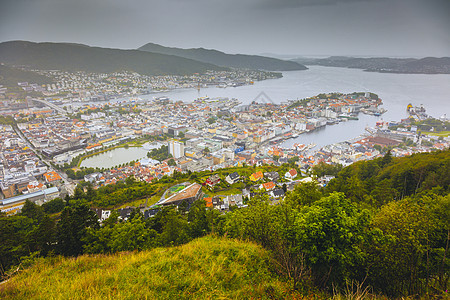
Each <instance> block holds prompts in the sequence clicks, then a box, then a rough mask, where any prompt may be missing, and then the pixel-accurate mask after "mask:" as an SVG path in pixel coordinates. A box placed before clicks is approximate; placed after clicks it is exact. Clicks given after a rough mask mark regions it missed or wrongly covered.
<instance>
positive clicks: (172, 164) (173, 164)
mask: <svg viewBox="0 0 450 300" xmlns="http://www.w3.org/2000/svg"><path fill="white" fill-rule="evenodd" d="M167 164H168V165H169V166H176V165H177V163H176V162H175V160H174V159H173V158H171V159H169V161H168V162H167Z"/></svg>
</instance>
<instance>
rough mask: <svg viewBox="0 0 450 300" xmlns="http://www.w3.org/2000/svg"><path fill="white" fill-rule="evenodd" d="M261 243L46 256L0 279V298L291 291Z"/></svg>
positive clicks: (212, 242) (216, 241)
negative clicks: (7, 278) (3, 280)
mask: <svg viewBox="0 0 450 300" xmlns="http://www.w3.org/2000/svg"><path fill="white" fill-rule="evenodd" d="M268 260H269V258H268V254H267V252H266V251H265V250H264V249H262V248H261V247H259V246H257V245H255V244H252V243H246V242H239V241H234V240H229V239H224V238H215V237H205V238H201V239H197V240H195V241H193V242H191V243H189V244H186V245H183V246H180V247H172V248H157V249H153V250H151V251H143V252H134V253H118V254H114V255H109V256H102V255H97V256H81V257H79V258H77V259H74V258H73V259H64V258H59V257H58V258H53V259H51V258H48V259H42V260H39V261H38V262H37V264H36V265H35V266H34V267H32V268H30V269H28V270H25V271H23V272H22V273H20V274H19V275H17V276H16V277H13V278H12V279H11V280H10V281H8V282H6V283H4V284H1V285H0V298H1V299H13V298H14V299H55V298H56V299H58V298H64V299H69V298H70V299H86V298H90V299H108V298H112V299H119V298H120V299H124V298H125V299H131V298H133V299H134V298H141V299H142V298H148V299H251V298H254V299H265V298H275V299H280V298H288V299H292V297H293V296H294V295H292V294H290V293H289V292H287V291H288V285H287V284H286V283H284V282H282V281H280V280H278V279H277V278H276V276H275V275H274V274H273V273H271V272H270V271H269V269H268V265H269V263H268Z"/></svg>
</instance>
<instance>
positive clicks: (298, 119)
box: [0, 71, 448, 214]
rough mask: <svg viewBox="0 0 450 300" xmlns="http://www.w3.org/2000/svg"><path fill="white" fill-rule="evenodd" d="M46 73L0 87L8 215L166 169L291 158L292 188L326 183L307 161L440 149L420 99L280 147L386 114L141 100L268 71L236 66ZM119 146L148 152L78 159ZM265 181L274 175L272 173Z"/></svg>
mask: <svg viewBox="0 0 450 300" xmlns="http://www.w3.org/2000/svg"><path fill="white" fill-rule="evenodd" d="M49 72H50V73H51V75H52V76H56V78H57V83H56V84H48V85H36V84H32V83H27V82H19V83H17V84H18V86H19V87H20V88H21V89H23V90H24V91H26V92H39V93H41V97H39V98H35V97H31V96H26V98H25V99H21V98H19V97H20V94H16V93H8V90H7V89H6V88H4V89H3V90H2V95H3V100H2V101H1V105H2V110H3V112H2V115H3V117H2V118H3V119H2V120H4V122H3V125H1V132H2V135H1V141H0V142H1V143H0V144H1V158H2V163H1V169H2V172H1V174H0V185H1V191H2V197H3V198H4V200H2V207H1V209H2V211H4V212H7V213H8V214H13V213H16V212H17V211H19V210H20V208H21V207H22V206H23V205H24V203H25V201H26V200H34V201H35V202H36V203H40V204H42V203H44V202H45V201H50V200H52V199H55V198H57V197H61V198H64V197H65V196H66V195H73V193H74V191H75V188H76V186H77V184H78V183H79V182H80V181H85V182H89V183H90V184H92V186H93V187H94V188H95V189H97V188H99V187H101V186H105V185H109V184H115V183H117V182H118V181H124V180H125V179H126V178H128V177H130V176H131V177H133V178H135V179H136V180H138V181H145V182H149V183H151V182H155V181H157V180H159V179H161V178H162V177H163V176H172V175H173V174H174V172H181V173H186V172H199V171H205V170H209V171H214V170H218V169H221V168H230V167H236V166H260V165H274V166H282V165H283V164H287V163H291V166H292V167H293V168H292V169H293V172H294V171H295V174H297V172H298V174H299V176H298V177H297V175H295V176H290V175H289V174H287V175H286V176H287V177H289V179H290V181H292V182H291V185H292V184H294V185H295V183H297V184H298V183H300V182H302V181H305V180H306V181H310V180H317V181H318V182H320V183H321V184H324V185H326V184H327V183H328V182H329V180H330V179H332V178H333V176H329V175H328V176H324V177H321V178H317V177H316V178H314V179H313V178H311V177H310V176H311V175H313V173H312V172H311V170H312V167H314V166H315V165H318V164H323V163H326V164H328V165H339V166H348V165H350V164H352V163H354V162H356V161H360V160H368V159H374V158H377V157H381V156H383V155H384V154H385V153H386V151H387V150H388V149H389V150H390V152H391V153H392V155H394V156H404V155H410V154H411V153H415V152H427V151H431V150H436V149H446V148H447V147H448V140H447V139H445V140H444V139H442V137H439V136H433V135H427V134H426V132H427V131H428V132H432V131H433V130H442V125H444V126H445V122H444V121H445V120H444V121H437V123H436V122H435V125H438V127H433V126H431V127H430V126H425V127H426V128H425V127H424V126H423V125H422V126H420V125H419V126H418V124H419V123H417V124H416V123H415V122H422V123H421V124H424V120H427V119H428V116H427V115H426V114H425V109H424V108H423V107H413V106H412V105H411V106H409V107H407V110H408V112H409V113H410V118H407V119H403V120H399V121H398V122H386V121H378V122H377V123H376V124H373V127H371V128H366V134H365V135H363V136H360V137H355V138H354V139H353V140H351V141H342V142H340V143H337V144H331V145H326V146H324V147H321V148H320V149H316V148H317V147H315V146H316V145H314V144H307V145H304V144H293V146H291V147H283V146H282V143H283V142H284V141H286V140H288V139H292V138H297V137H299V136H300V135H301V134H303V133H306V132H311V131H314V130H316V129H318V128H321V127H324V126H333V125H334V124H337V123H339V122H355V120H358V114H370V115H381V114H383V113H384V112H385V110H384V109H383V108H382V100H381V99H380V98H379V97H378V96H377V95H376V94H373V93H369V92H364V93H357V92H355V93H352V94H341V93H332V94H319V95H317V96H314V97H310V98H306V99H302V100H286V101H285V102H283V103H281V104H274V103H272V101H271V100H270V99H269V98H268V97H267V96H266V95H264V93H262V94H261V95H260V97H259V98H258V99H256V100H255V101H253V102H252V103H250V104H247V105H243V104H242V103H241V102H240V101H239V99H234V98H233V99H229V98H208V97H201V98H197V99H192V100H193V101H192V102H190V103H184V102H182V101H173V100H172V99H169V98H168V97H154V98H153V100H144V99H141V98H139V95H142V94H143V93H144V94H148V93H149V92H151V90H154V89H158V90H168V89H178V88H199V89H200V88H205V87H207V86H208V85H210V86H220V87H224V88H226V87H233V86H237V85H248V84H253V81H256V80H264V79H268V78H272V76H275V75H273V74H275V73H273V74H272V73H267V72H257V71H233V72H208V73H207V74H205V75H193V76H158V77H148V76H141V75H139V74H133V73H114V74H111V75H107V74H97V75H88V74H81V73H79V74H70V73H67V72H57V71H49ZM41 73H42V74H44V73H45V72H41ZM130 95H133V96H130ZM50 96H51V97H50ZM127 96H128V97H127ZM258 101H259V102H258ZM431 120H433V119H431ZM425 124H426V122H425ZM424 129H425V130H424ZM119 148H122V149H125V150H127V149H133V148H139V149H144V150H145V151H146V153H147V155H146V156H147V157H145V158H136V159H128V160H127V161H125V162H123V163H120V164H117V165H112V166H104V165H102V164H98V165H95V166H88V167H86V166H84V165H83V161H84V160H89V158H90V157H95V156H96V155H103V156H105V155H108V153H111V151H112V150H113V149H119ZM154 153H158V154H154ZM110 155H111V157H112V154H110ZM141 156H142V155H141ZM281 176H282V177H284V176H285V174H281ZM261 179H263V178H261ZM277 179H278V177H277ZM220 180H222V181H224V180H225V178H217V179H216V180H215V181H214V184H212V186H214V185H215V183H218V182H219V181H220ZM262 181H264V182H265V183H273V178H271V177H268V178H264V179H263V180H262ZM200 183H201V184H205V183H204V182H200ZM283 184H285V182H277V181H276V180H275V184H274V185H273V186H272V185H271V187H270V188H264V186H263V185H261V186H254V185H250V186H245V187H243V189H242V190H241V191H240V193H238V194H236V195H235V196H238V197H240V198H241V199H242V195H243V194H244V195H246V193H247V194H248V193H249V192H250V189H251V188H252V189H255V188H256V190H258V189H260V188H262V189H263V190H266V192H267V193H268V194H270V195H273V191H272V190H274V189H275V190H276V189H278V190H280V189H281V188H282V186H283ZM210 185H211V184H210ZM203 189H204V191H205V192H206V191H207V189H206V188H203ZM285 190H286V188H285ZM252 192H253V190H252ZM283 194H284V193H283ZM222 198H227V197H222ZM275 198H277V199H278V198H279V197H275ZM157 201H160V200H159V199H155V200H154V201H153V202H157ZM146 204H147V207H145V208H142V211H143V212H144V211H145V210H148V209H150V208H151V203H146ZM240 205H243V202H242V201H241V202H240ZM104 209H110V208H106V207H104Z"/></svg>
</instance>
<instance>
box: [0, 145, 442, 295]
mask: <svg viewBox="0 0 450 300" xmlns="http://www.w3.org/2000/svg"><path fill="white" fill-rule="evenodd" d="M449 168H450V150H446V151H437V152H434V153H423V154H415V155H412V156H410V157H404V158H393V157H391V156H390V155H389V152H388V153H387V154H386V155H385V156H384V157H382V158H378V159H375V160H373V161H367V162H359V163H356V164H353V165H351V166H349V167H346V168H344V169H342V170H341V171H339V170H338V169H333V170H329V171H331V172H334V173H335V172H338V171H339V172H338V173H337V176H336V179H334V180H332V181H331V182H330V184H329V185H328V186H327V187H326V188H321V187H319V186H318V185H317V184H315V183H306V184H301V185H298V186H296V188H295V189H294V190H293V191H292V192H288V193H287V194H286V198H285V200H283V201H280V202H279V203H278V204H277V205H273V203H272V202H271V201H270V200H269V199H268V197H267V195H266V194H264V193H258V192H257V193H256V194H255V195H254V196H253V197H252V198H251V199H249V200H248V202H247V204H248V207H246V208H241V209H233V208H232V209H231V210H230V211H229V212H228V213H226V214H221V213H220V212H219V211H218V210H211V209H207V208H206V207H205V202H204V201H202V200H199V201H196V202H194V203H193V205H192V207H190V209H189V210H188V209H187V207H186V206H180V207H179V208H178V209H175V208H174V207H166V208H162V209H161V210H160V211H159V212H158V213H157V214H156V215H155V216H154V217H152V218H148V219H144V218H143V216H142V215H141V213H140V211H139V210H135V211H134V212H133V213H132V214H131V215H130V217H129V220H128V221H126V222H123V221H120V219H119V218H118V214H117V213H116V212H113V213H112V215H111V217H110V218H108V219H107V220H106V221H105V222H104V223H103V226H101V227H100V226H99V224H98V222H97V218H96V216H95V214H94V213H93V212H92V211H90V210H89V206H88V205H87V204H88V203H92V202H89V201H90V200H89V199H90V198H89V197H90V195H91V196H92V195H95V194H94V193H93V192H92V191H88V192H86V193H84V192H82V191H80V190H78V191H77V192H76V195H75V196H74V197H71V198H69V199H67V201H66V204H65V205H66V207H64V209H63V210H62V212H61V214H60V215H59V217H58V219H56V220H55V218H54V217H50V216H49V215H48V213H50V211H52V212H54V211H57V210H61V208H62V207H61V203H55V205H52V206H51V207H50V206H49V205H46V206H45V207H38V206H36V205H33V204H31V203H27V204H26V205H25V206H24V208H23V210H22V213H21V215H18V216H13V217H0V235H1V236H0V237H1V240H2V241H6V242H5V243H2V244H1V245H0V259H1V260H0V262H1V264H2V266H3V269H5V270H6V269H9V268H11V267H12V265H18V264H19V263H22V264H24V265H26V264H27V263H29V262H30V261H31V262H33V259H32V258H33V257H39V256H41V257H46V256H51V257H52V256H53V255H55V254H60V255H63V256H67V257H70V256H78V255H80V254H111V253H117V252H121V251H136V250H137V251H145V250H150V249H154V248H157V249H156V250H152V251H151V252H149V253H158V251H164V252H167V254H168V257H171V259H172V258H173V260H171V263H170V264H168V265H165V266H166V267H165V269H164V271H165V272H167V273H166V275H163V276H164V278H170V280H169V281H168V282H169V283H168V285H166V286H165V287H164V288H160V286H159V285H158V284H154V282H153V280H154V277H153V276H159V275H158V274H159V273H158V270H162V268H163V267H159V268H158V267H156V270H157V272H156V274H157V275H153V273H154V272H153V271H152V270H153V269H147V267H146V263H138V262H136V263H133V264H131V265H130V269H127V271H123V272H122V269H118V271H117V272H114V271H110V272H111V273H117V275H114V276H116V277H113V278H112V279H108V278H111V276H112V275H111V273H110V274H108V273H106V274H107V275H104V276H100V275H99V274H100V272H101V271H97V269H98V268H100V267H98V266H99V265H100V266H104V265H108V263H110V264H112V265H113V266H115V265H120V264H121V257H122V256H121V255H114V256H112V257H102V259H100V260H98V261H95V259H96V258H95V259H94V260H93V259H92V258H90V257H82V258H80V260H79V261H80V262H83V263H80V264H81V266H80V268H78V267H74V266H77V263H76V262H77V261H78V260H75V261H74V260H63V261H62V263H58V264H56V265H55V266H56V267H53V266H52V263H51V261H52V260H55V258H49V259H47V260H38V262H37V266H36V267H34V268H31V269H30V270H28V271H25V272H23V273H22V274H19V275H17V276H16V277H13V278H12V279H11V280H10V281H9V282H7V283H5V284H3V290H2V291H0V296H1V297H15V296H17V297H22V298H25V297H27V296H29V295H37V296H36V297H42V298H45V297H46V295H48V294H46V293H63V292H60V287H59V284H61V286H66V285H71V284H68V282H67V280H66V281H65V280H64V279H61V281H62V282H61V283H58V285H56V286H54V287H51V286H48V285H47V286H46V288H44V289H43V291H42V294H39V292H37V291H38V289H39V288H40V286H39V284H38V283H37V282H50V281H51V274H52V273H56V274H57V275H55V276H57V277H56V278H70V279H73V278H76V281H75V282H77V285H75V287H76V288H79V287H80V285H81V287H82V288H79V290H82V291H80V292H79V293H85V292H86V293H88V292H89V293H94V292H95V293H96V291H97V290H99V291H102V292H101V293H105V294H100V295H97V294H92V295H93V297H101V296H104V295H110V294H111V295H117V296H118V297H121V298H126V297H127V294H117V293H119V291H123V293H126V292H125V291H124V290H128V289H129V290H134V289H135V287H134V284H135V282H136V278H140V280H142V281H141V282H149V283H151V285H152V286H156V287H157V288H156V289H157V290H158V289H159V290H158V291H159V292H162V294H161V296H157V298H158V297H159V298H164V297H166V295H167V298H170V297H172V296H173V297H185V295H189V294H187V293H191V292H198V291H200V290H201V291H204V292H205V293H206V294H201V293H199V294H197V295H198V297H199V298H207V297H213V298H214V297H220V296H224V297H231V298H233V297H235V298H246V297H245V296H242V295H246V293H250V295H253V294H252V293H253V291H254V290H251V291H250V292H249V291H248V289H247V288H246V287H245V286H246V284H247V283H248V282H252V283H255V284H256V286H255V287H254V288H255V289H256V290H257V292H255V294H254V295H255V296H254V297H255V298H264V297H266V298H282V297H287V298H292V297H293V295H292V294H283V291H286V287H288V289H289V290H291V291H293V292H292V293H298V297H302V296H308V295H311V294H314V295H316V294H317V293H319V294H318V295H321V296H323V297H324V298H327V297H328V298H330V297H331V296H332V294H334V296H336V297H338V295H339V293H344V296H346V297H349V298H352V297H353V298H354V297H356V296H351V295H350V294H352V293H357V294H358V297H374V295H385V296H387V297H392V298H395V297H406V296H414V297H424V298H430V297H431V298H432V297H434V298H439V297H442V298H445V297H448V293H447V289H448V284H449V279H450V273H449V272H450V259H449V242H450V194H449V190H448V187H449V182H448V180H449V178H450V176H448V175H449V173H448V172H449ZM252 169H253V168H252V167H247V168H242V170H245V172H251V171H252ZM237 170H238V172H239V169H238V168H237ZM230 171H231V170H230ZM233 171H234V170H233ZM316 171H317V170H316ZM320 171H321V172H325V173H326V172H328V171H327V169H326V168H321V169H320ZM207 173H208V172H207ZM208 174H211V173H208ZM186 175H187V176H189V177H191V176H194V177H197V178H202V177H203V176H204V175H206V173H205V174H203V173H192V174H186ZM186 175H183V174H176V176H178V177H179V176H181V177H182V176H186ZM181 177H180V178H179V180H184V178H181ZM191 179H192V178H191ZM164 180H167V181H169V178H164ZM164 180H162V181H161V182H160V183H159V184H162V183H163V182H164ZM171 183H173V181H171ZM130 187H138V184H137V183H133V182H131V181H130V180H128V182H127V183H126V185H124V192H123V194H124V195H126V194H128V192H126V190H127V188H130ZM114 189H116V191H115V192H121V191H122V189H121V187H117V188H114ZM101 193H105V191H102V192H101ZM98 195H100V193H99V194H97V197H99V196H98ZM102 197H103V196H102ZM94 199H95V198H94ZM91 200H92V199H91ZM210 234H212V235H215V236H222V237H227V238H229V239H233V240H234V241H227V242H225V243H227V245H231V246H230V247H231V250H226V251H225V252H226V253H229V255H230V256H227V258H226V259H225V258H224V259H221V260H211V263H210V264H208V263H207V262H205V261H204V259H205V258H208V257H210V255H209V253H213V256H214V255H218V256H219V257H220V255H221V253H222V251H223V248H222V246H221V245H219V244H220V243H219V244H218V243H215V242H211V238H208V239H201V240H196V241H194V243H193V244H191V245H197V244H196V243H204V242H205V241H207V244H208V245H207V246H205V247H206V248H208V249H207V250H202V251H200V250H195V251H193V252H194V253H196V254H195V255H194V256H191V255H188V254H186V255H185V256H184V255H183V256H177V254H176V253H178V252H179V251H180V250H179V249H189V247H191V246H189V245H187V246H186V247H187V248H184V247H181V248H164V250H159V248H158V247H171V246H179V245H183V244H185V243H189V242H191V241H193V240H195V239H197V238H200V237H203V236H205V235H210ZM236 240H243V241H251V242H254V243H256V244H258V245H260V246H261V247H263V248H264V249H265V251H267V252H261V253H262V254H261V255H262V257H265V256H264V255H265V254H263V253H267V255H268V256H269V257H270V259H267V260H266V259H265V258H264V262H262V261H261V260H258V259H259V258H260V255H257V256H258V257H253V256H252V260H250V261H249V260H246V259H243V260H242V258H239V257H240V255H234V254H233V253H235V251H237V252H239V251H241V250H239V249H242V248H239V247H240V246H239V245H243V244H239V243H237V242H236ZM199 241H200V242H199ZM221 241H222V240H221ZM234 243H237V244H234ZM233 245H235V246H236V247H237V248H238V250H232V249H234V246H233ZM243 247H244V246H243ZM245 247H254V245H247V246H245ZM201 249H203V248H201ZM155 251H156V252H155ZM245 251H247V252H248V253H250V254H251V253H254V252H252V250H245ZM245 251H244V252H245ZM258 251H260V250H258ZM122 255H128V254H122ZM133 255H135V256H139V255H141V254H133ZM142 255H144V256H145V253H144V254H142ZM153 256H154V257H156V259H155V262H154V263H155V264H157V263H158V261H166V258H159V257H158V256H157V255H156V254H154V255H153ZM11 257H12V258H14V262H13V263H11ZM253 259H256V260H253ZM111 260H112V261H113V262H111ZM149 260H150V259H149ZM56 261H58V262H59V261H60V259H59V258H56ZM84 261H86V262H90V263H86V264H85V263H84ZM103 261H104V262H103ZM115 261H117V262H115ZM185 261H188V262H189V264H185V263H184V262H185ZM238 263H239V264H240V263H242V264H243V265H245V266H246V268H249V269H247V270H243V271H242V272H241V271H239V272H240V273H239V274H247V275H245V276H244V278H241V277H240V275H239V276H238V275H237V274H236V276H235V275H233V273H228V272H225V271H224V273H227V274H230V276H232V277H231V278H232V279H230V281H227V283H226V285H227V286H228V284H231V282H241V283H243V285H239V286H237V285H232V284H231V286H232V287H236V289H237V290H239V292H232V291H231V290H230V289H228V290H227V291H224V292H222V291H223V290H222V289H221V288H220V287H221V286H222V285H223V284H222V282H223V280H224V279H223V278H224V277H221V276H218V275H217V276H213V275H211V277H208V278H212V279H209V281H208V283H205V285H199V284H198V282H197V281H196V279H195V278H197V277H196V275H195V276H194V275H193V276H192V278H187V277H189V275H188V274H197V273H195V272H191V271H186V272H185V271H184V270H185V269H184V268H191V266H192V270H196V269H197V266H202V265H203V264H205V269H201V271H199V272H200V273H201V274H207V275H206V276H210V274H215V273H208V272H215V270H222V268H228V267H230V268H231V270H235V269H236V270H241V269H240V267H239V265H234V264H238ZM102 264H103V265H102ZM253 265H255V268H253ZM263 265H264V266H263ZM266 266H267V268H266ZM105 268H106V267H105ZM126 268H128V265H127V266H126ZM149 268H150V267H149ZM200 268H201V267H200ZM46 269H49V270H50V271H48V272H47V271H46ZM90 269H94V270H96V271H92V272H94V274H93V275H90V274H89V273H86V272H87V270H90ZM13 270H15V267H13ZM108 270H109V269H108ZM114 270H116V269H114ZM227 270H228V269H227ZM141 271H146V272H145V274H147V275H146V276H145V275H136V274H143V273H140V272H141ZM46 272H47V273H46ZM70 272H72V275H71V276H69V275H68V274H70ZM180 272H181V273H180ZM183 272H184V273H183ZM59 274H64V275H59ZM83 274H88V275H87V278H89V280H85V281H83V280H82V281H81V283H79V284H80V285H78V282H79V281H78V278H82V277H83ZM101 274H105V272H102V273H101ZM122 274H123V277H120V279H121V280H119V277H117V276H122ZM178 274H186V276H181V277H180V279H171V278H172V276H178ZM261 274H264V275H261ZM58 276H61V277H58ZM90 276H92V277H90ZM261 276H262V277H261ZM264 276H267V277H264ZM41 277H43V278H41ZM268 277H270V278H280V282H281V283H280V282H279V283H276V282H274V281H270V282H273V285H271V286H269V287H267V288H261V289H260V288H259V286H260V285H259V283H260V282H263V281H264V280H263V279H262V278H268ZM45 278H46V279H45ZM157 278H158V277H157ZM227 278H228V277H227ZM180 280H181V283H180ZM227 280H228V279H227ZM117 282H119V284H117V285H116V283H117ZM124 282H126V283H124ZM158 282H160V280H158ZM64 283H66V284H64ZM170 283H172V284H170ZM120 284H123V285H120ZM349 284H350V287H349ZM111 286H113V287H116V288H117V290H115V289H114V288H112V289H111ZM119 287H120V288H119ZM218 288H219V294H214V293H215V292H210V291H217V289H218ZM241 289H242V290H241ZM358 291H359V292H358ZM166 292H167V293H171V294H165V293H166ZM145 293H147V295H149V297H151V295H152V294H151V293H153V291H150V292H147V291H145ZM227 293H229V294H227ZM41 295H42V296H41ZM74 295H80V296H79V298H83V297H85V296H87V295H86V294H76V293H74ZM169 295H170V296H169ZM63 296H64V295H62V296H61V297H63ZM186 297H187V296H186ZM193 297H196V296H193ZM317 297H319V296H317ZM353 298H352V299H353Z"/></svg>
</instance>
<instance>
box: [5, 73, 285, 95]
mask: <svg viewBox="0 0 450 300" xmlns="http://www.w3.org/2000/svg"><path fill="white" fill-rule="evenodd" d="M33 71H34V72H36V73H39V74H41V75H46V76H48V77H50V78H53V82H52V83H47V84H42V85H39V84H35V83H28V82H19V83H18V86H19V87H20V88H21V89H22V90H24V91H25V92H36V93H40V94H42V95H43V96H44V97H52V96H53V97H54V96H57V97H58V98H59V99H60V100H62V101H64V100H70V101H104V100H109V99H112V98H115V97H119V96H120V97H123V96H126V95H140V94H148V93H151V92H153V91H165V90H172V89H179V88H206V87H223V88H226V87H236V86H241V85H248V84H253V82H255V81H260V80H265V79H272V78H278V77H279V76H280V75H279V74H278V73H272V72H264V71H257V70H231V71H207V72H206V73H204V74H192V75H184V76H182V75H161V76H147V75H141V74H138V73H136V72H126V71H122V72H115V73H108V74H106V73H86V72H75V73H72V72H65V71H59V70H48V71H46V70H33ZM7 92H8V89H7V87H3V86H1V87H0V95H5V94H7Z"/></svg>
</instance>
